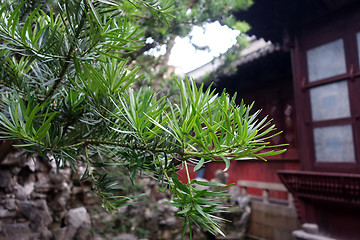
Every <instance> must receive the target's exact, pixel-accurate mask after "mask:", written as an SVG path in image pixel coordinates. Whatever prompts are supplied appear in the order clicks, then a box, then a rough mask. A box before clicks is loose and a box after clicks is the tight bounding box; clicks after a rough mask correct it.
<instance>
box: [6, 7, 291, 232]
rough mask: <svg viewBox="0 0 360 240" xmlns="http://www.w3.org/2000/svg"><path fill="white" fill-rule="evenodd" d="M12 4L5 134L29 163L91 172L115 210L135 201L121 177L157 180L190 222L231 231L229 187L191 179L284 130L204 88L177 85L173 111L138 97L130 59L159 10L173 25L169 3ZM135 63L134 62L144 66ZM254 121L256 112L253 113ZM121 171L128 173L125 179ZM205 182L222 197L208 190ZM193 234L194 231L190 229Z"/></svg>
mask: <svg viewBox="0 0 360 240" xmlns="http://www.w3.org/2000/svg"><path fill="white" fill-rule="evenodd" d="M34 2H35V3H33V1H1V8H0V46H1V47H0V53H1V54H0V62H1V70H0V97H1V102H0V127H1V128H0V131H1V135H2V139H3V140H11V141H13V143H14V146H15V147H19V148H22V149H23V150H25V151H26V152H28V153H29V154H32V153H38V154H40V155H41V156H42V157H43V158H46V159H48V160H49V161H55V162H56V164H57V166H58V167H62V166H64V165H69V166H70V167H71V168H72V169H73V170H74V171H76V169H77V167H76V166H77V165H78V164H80V163H81V164H85V165H86V166H87V168H86V171H85V173H84V175H83V177H82V179H87V178H90V179H92V182H93V190H94V191H96V192H97V194H98V195H99V197H100V199H101V201H102V206H103V207H104V208H105V209H107V210H109V211H110V212H111V211H114V210H116V209H117V208H118V207H119V206H122V205H124V204H128V201H129V200H130V199H131V198H132V197H128V196H121V195H119V194H118V192H119V191H118V190H119V189H121V182H119V181H118V180H117V176H116V175H112V174H110V173H114V172H116V171H109V169H110V168H111V169H112V170H113V169H116V168H119V169H120V168H121V169H125V170H126V172H127V173H128V175H129V178H131V179H132V180H133V181H136V178H137V177H138V176H139V175H142V176H147V177H152V178H155V179H156V180H157V181H158V184H159V190H160V191H166V190H167V189H168V190H170V192H171V195H172V201H171V202H169V203H168V204H170V205H172V206H175V207H178V208H179V212H178V213H177V215H178V216H180V217H183V218H184V234H183V235H185V234H186V231H187V228H188V227H190V228H191V225H192V223H195V224H196V225H198V226H200V227H203V228H205V229H207V230H208V231H210V232H212V233H214V234H215V233H221V230H220V225H219V224H220V222H221V221H222V220H223V219H220V218H219V217H217V216H216V214H215V213H218V212H220V211H224V210H225V207H224V206H221V204H220V203H219V202H218V201H217V200H216V199H218V198H223V197H226V196H227V194H226V192H225V188H226V186H224V185H222V184H215V183H207V182H200V181H197V180H191V179H190V177H188V182H187V183H182V182H180V181H179V180H178V176H177V170H178V169H180V168H184V169H185V170H186V173H187V174H188V176H189V168H188V165H189V164H194V165H195V170H197V169H199V168H200V167H202V166H203V165H204V164H205V163H207V162H211V161H224V162H225V164H226V168H225V169H224V170H225V171H226V170H227V169H228V168H229V166H230V161H231V160H234V159H242V158H261V159H263V158H264V157H266V156H270V155H275V154H280V153H281V152H283V151H284V150H280V151H272V150H271V149H269V148H270V147H274V146H269V144H268V139H269V138H271V136H272V135H273V134H277V133H274V130H275V127H274V126H273V125H271V124H270V121H268V120H267V119H262V120H258V119H257V115H258V112H254V113H251V112H250V111H251V106H246V105H245V104H243V103H241V104H240V105H239V106H238V105H236V104H235V100H234V99H235V98H230V97H229V96H228V95H227V94H226V93H225V92H224V93H222V94H219V95H217V94H215V93H214V92H212V91H210V89H203V87H202V86H200V87H199V88H198V87H197V86H196V85H195V84H194V82H193V81H192V80H189V79H185V80H180V79H176V78H174V83H176V84H177V86H178V88H179V90H180V101H179V102H178V103H176V104H175V103H172V102H170V101H168V99H167V98H166V97H159V96H158V94H157V93H156V92H154V91H153V90H152V89H151V88H141V89H133V88H132V84H133V83H134V82H135V81H137V80H138V79H141V75H140V74H139V67H136V66H135V67H134V66H132V67H131V68H130V67H129V64H128V61H129V60H128V59H126V58H125V56H131V53H132V52H135V51H137V50H138V49H139V48H140V47H141V45H140V44H139V42H141V41H143V40H144V39H143V35H142V34H143V29H142V28H141V26H140V25H139V24H138V19H139V16H141V14H143V13H146V14H148V13H151V14H153V15H154V16H156V18H157V19H158V21H161V22H163V23H164V22H165V23H166V22H167V19H169V18H171V17H172V14H173V13H174V12H175V11H176V10H175V9H174V8H173V5H172V2H171V1H168V0H163V1H154V0H133V1H125V0H59V1H52V2H51V3H50V1H48V2H46V3H43V4H39V2H41V1H34ZM133 65H134V64H133ZM252 112H253V111H252ZM119 172H121V171H119ZM194 184H199V185H205V186H209V185H211V186H212V188H210V189H215V190H208V189H205V190H197V189H195V188H194V187H193V185H194ZM190 233H191V231H190Z"/></svg>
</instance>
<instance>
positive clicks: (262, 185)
mask: <svg viewBox="0 0 360 240" xmlns="http://www.w3.org/2000/svg"><path fill="white" fill-rule="evenodd" d="M237 185H238V186H239V187H240V188H241V194H242V195H247V194H248V193H247V188H258V189H262V201H263V203H270V198H269V192H270V191H280V192H287V195H288V199H287V205H288V206H289V207H294V198H293V196H292V195H291V193H290V192H288V190H287V189H286V187H285V186H284V185H283V184H281V183H269V182H258V181H248V180H239V181H238V182H237Z"/></svg>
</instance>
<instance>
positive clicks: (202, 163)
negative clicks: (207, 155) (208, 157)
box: [194, 158, 205, 171]
mask: <svg viewBox="0 0 360 240" xmlns="http://www.w3.org/2000/svg"><path fill="white" fill-rule="evenodd" d="M204 163H205V159H203V158H201V159H200V161H199V162H198V163H197V164H196V166H195V167H194V171H197V170H199V169H200V168H202V166H203V165H204Z"/></svg>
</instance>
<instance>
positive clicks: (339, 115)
mask: <svg viewBox="0 0 360 240" xmlns="http://www.w3.org/2000/svg"><path fill="white" fill-rule="evenodd" d="M254 2H255V3H254V5H253V6H252V7H251V8H250V9H249V10H248V11H247V12H239V13H238V18H239V19H240V20H245V21H247V22H248V23H249V24H250V25H251V26H252V30H251V31H250V33H251V34H254V35H256V36H258V37H263V38H265V39H266V40H271V41H272V42H277V43H280V44H282V46H283V47H284V48H285V49H289V52H290V53H291V64H292V67H291V71H292V79H293V80H292V81H291V82H290V81H289V77H284V79H278V81H279V82H274V80H271V82H266V78H267V76H264V79H263V80H262V81H263V82H259V83H258V84H254V87H255V89H254V91H256V92H257V93H258V94H261V93H260V92H259V88H261V86H264V85H266V84H268V86H269V87H271V88H278V89H280V91H271V92H272V93H270V91H268V90H266V91H265V92H264V94H261V97H263V98H264V101H265V99H266V98H268V99H269V102H267V104H270V105H271V102H273V101H279V102H278V103H277V104H275V105H277V106H278V110H279V112H278V113H275V115H274V116H273V117H274V118H275V119H278V120H276V121H285V123H284V124H281V123H280V124H279V127H280V128H284V127H285V129H283V130H284V131H285V134H284V135H283V136H284V138H285V139H284V140H285V141H286V138H287V133H286V131H288V129H286V128H287V127H288V125H287V124H286V121H287V120H286V119H284V113H285V111H286V106H287V105H288V104H289V105H290V106H291V107H292V109H293V110H295V111H294V115H295V116H296V117H295V119H291V121H292V122H293V123H295V124H296V129H295V128H294V129H292V128H291V129H289V131H290V132H291V133H292V134H294V133H295V139H294V140H293V143H291V144H292V145H291V146H293V148H294V150H295V151H294V154H290V155H291V156H289V159H292V158H296V157H298V159H299V160H300V165H299V166H300V169H299V170H290V169H289V168H286V167H284V170H280V171H278V174H279V176H280V178H281V180H282V182H283V183H284V184H285V185H286V187H287V188H288V190H289V191H290V192H291V193H292V194H293V196H294V199H295V203H296V208H297V212H298V216H299V219H300V221H301V222H302V223H315V224H317V225H318V227H319V232H320V234H322V235H324V236H328V237H332V238H336V239H360V97H359V96H360V2H359V1H355V0H293V1H287V0H255V1H254ZM273 64H274V63H273V62H269V67H272V66H273ZM265 65H267V64H265ZM261 67H263V65H262V66H261ZM288 67H289V66H288ZM289 69H290V67H289ZM248 71H249V70H248ZM262 71H264V70H263V68H260V67H259V68H254V72H256V73H257V74H262V73H261V72H262ZM240 74H241V72H239V76H240ZM254 74H255V73H254ZM226 81H231V82H232V83H229V84H230V85H227V88H228V89H229V87H228V86H234V88H238V90H239V92H242V89H244V88H245V87H244V86H241V85H236V86H235V85H231V84H235V83H233V82H236V80H235V79H226ZM226 81H223V83H224V84H225V82H226ZM248 84H251V83H248ZM243 87H244V88H243ZM231 88H232V87H231ZM291 89H292V90H291ZM273 93H274V94H275V93H277V95H276V96H279V97H278V98H276V97H275V96H274V95H272V94H273ZM249 94H251V91H249ZM261 97H260V99H261ZM292 103H295V105H292ZM259 104H262V103H261V102H259ZM262 106H266V104H265V105H262ZM281 106H285V107H282V108H281ZM269 107H270V112H271V106H269ZM265 109H266V107H265ZM285 116H286V114H285ZM279 117H280V119H279ZM275 123H277V122H275ZM290 149H292V147H290ZM284 158H286V155H285V156H284ZM286 160H288V159H286ZM286 160H285V161H286ZM271 161H272V160H270V161H269V162H271ZM272 164H273V163H271V165H272ZM253 172H254V173H253V174H254V175H255V176H256V178H257V179H261V178H263V176H260V174H259V172H258V173H256V169H254V170H253Z"/></svg>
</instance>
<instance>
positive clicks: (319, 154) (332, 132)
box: [314, 125, 355, 162]
mask: <svg viewBox="0 0 360 240" xmlns="http://www.w3.org/2000/svg"><path fill="white" fill-rule="evenodd" d="M314 139H315V155H316V161H317V162H355V154H354V143H353V135H352V128H351V126H350V125H343V126H331V127H319V128H314Z"/></svg>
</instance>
